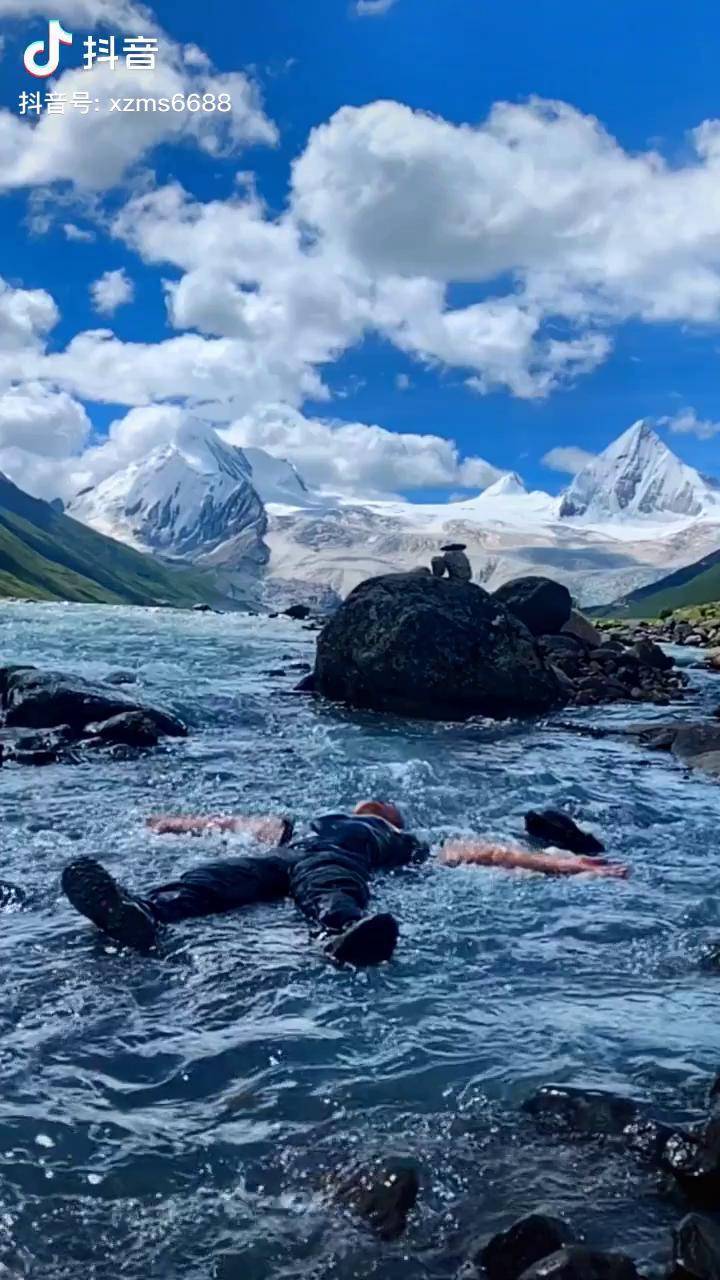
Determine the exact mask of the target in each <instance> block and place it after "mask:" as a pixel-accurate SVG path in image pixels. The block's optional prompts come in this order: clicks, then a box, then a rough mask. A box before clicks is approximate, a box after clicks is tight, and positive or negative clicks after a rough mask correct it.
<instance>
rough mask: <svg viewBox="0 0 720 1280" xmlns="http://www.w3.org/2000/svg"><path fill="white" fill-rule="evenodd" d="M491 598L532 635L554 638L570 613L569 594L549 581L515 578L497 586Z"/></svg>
mask: <svg viewBox="0 0 720 1280" xmlns="http://www.w3.org/2000/svg"><path fill="white" fill-rule="evenodd" d="M494 598H495V599H496V600H499V602H500V604H502V605H504V606H505V608H506V609H509V610H510V612H511V613H514V615H515V617H516V618H519V619H520V621H521V622H524V623H525V626H526V627H527V629H528V631H531V632H532V634H533V635H534V636H549V635H556V634H557V633H558V632H559V631H562V629H563V627H564V626H565V624H566V623H567V622H569V621H570V615H571V613H572V596H571V595H570V592H569V591H568V589H567V587H563V586H562V584H561V583H559V582H553V580H552V578H514V579H513V581H512V582H506V583H505V584H504V586H502V587H499V588H498V590H497V591H496V592H495V597H494Z"/></svg>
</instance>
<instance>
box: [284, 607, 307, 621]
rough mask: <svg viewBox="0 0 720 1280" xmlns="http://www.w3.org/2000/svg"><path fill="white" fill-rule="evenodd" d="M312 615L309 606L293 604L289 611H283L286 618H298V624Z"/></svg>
mask: <svg viewBox="0 0 720 1280" xmlns="http://www.w3.org/2000/svg"><path fill="white" fill-rule="evenodd" d="M311 613H312V609H311V608H310V605H309V604H291V605H290V608H289V609H283V617H284V618H297V620H298V622H304V621H305V619H306V618H309V617H310V614H311Z"/></svg>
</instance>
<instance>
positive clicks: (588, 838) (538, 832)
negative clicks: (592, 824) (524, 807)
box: [525, 809, 605, 855]
mask: <svg viewBox="0 0 720 1280" xmlns="http://www.w3.org/2000/svg"><path fill="white" fill-rule="evenodd" d="M525 829H526V831H527V833H528V835H530V836H532V837H533V838H534V839H535V840H540V841H542V843H543V844H545V845H555V846H556V847H557V848H559V849H569V850H570V852H571V853H580V854H590V855H592V854H594V853H604V851H605V845H604V844H602V843H601V842H600V840H598V839H597V837H596V836H594V835H592V834H591V832H589V831H581V830H580V827H579V826H578V825H577V823H575V822H573V820H572V818H570V817H568V815H567V814H566V813H559V812H558V811H557V810H556V809H544V810H543V811H542V813H536V812H535V811H534V810H532V809H531V810H530V812H529V813H526V814H525Z"/></svg>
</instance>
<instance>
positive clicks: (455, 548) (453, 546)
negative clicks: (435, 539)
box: [440, 542, 467, 551]
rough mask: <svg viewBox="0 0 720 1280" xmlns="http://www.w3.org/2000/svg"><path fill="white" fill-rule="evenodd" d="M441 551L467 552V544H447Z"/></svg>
mask: <svg viewBox="0 0 720 1280" xmlns="http://www.w3.org/2000/svg"><path fill="white" fill-rule="evenodd" d="M440 550H441V551H467V542H446V543H445V546H444V547H441V548H440Z"/></svg>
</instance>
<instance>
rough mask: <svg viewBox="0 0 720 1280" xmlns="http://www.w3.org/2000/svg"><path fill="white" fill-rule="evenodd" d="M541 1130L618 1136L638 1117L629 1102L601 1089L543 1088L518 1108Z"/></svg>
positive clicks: (638, 1110) (634, 1105) (635, 1106)
mask: <svg viewBox="0 0 720 1280" xmlns="http://www.w3.org/2000/svg"><path fill="white" fill-rule="evenodd" d="M522 1109H523V1111H526V1112H527V1113H528V1115H531V1116H533V1117H534V1118H535V1119H536V1120H537V1121H538V1123H540V1124H541V1125H542V1126H543V1127H546V1128H552V1129H566V1130H570V1131H571V1132H572V1133H581V1134H587V1135H601V1134H622V1133H624V1132H625V1130H626V1128H627V1127H628V1125H631V1124H633V1123H634V1122H635V1121H636V1120H637V1119H638V1117H639V1116H640V1115H641V1114H642V1109H641V1107H640V1104H639V1103H637V1102H635V1101H633V1099H632V1098H624V1097H622V1096H620V1095H619V1094H615V1093H609V1092H607V1091H606V1090H604V1089H580V1088H575V1087H573V1086H572V1085H554V1084H549V1085H543V1086H542V1088H540V1089H538V1090H537V1091H536V1092H535V1093H533V1094H532V1095H531V1096H530V1097H529V1098H526V1100H525V1102H524V1103H523V1104H522Z"/></svg>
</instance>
